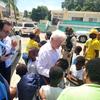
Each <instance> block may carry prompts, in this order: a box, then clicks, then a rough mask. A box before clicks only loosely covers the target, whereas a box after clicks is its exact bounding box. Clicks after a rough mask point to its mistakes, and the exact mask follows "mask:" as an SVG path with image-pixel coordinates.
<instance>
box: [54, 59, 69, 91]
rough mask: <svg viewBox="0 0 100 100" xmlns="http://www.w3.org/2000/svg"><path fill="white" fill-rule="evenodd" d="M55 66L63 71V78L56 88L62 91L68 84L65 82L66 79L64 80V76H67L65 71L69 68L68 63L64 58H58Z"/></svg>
mask: <svg viewBox="0 0 100 100" xmlns="http://www.w3.org/2000/svg"><path fill="white" fill-rule="evenodd" d="M55 65H56V66H58V67H60V68H62V70H63V76H64V77H63V78H62V80H61V82H60V83H59V84H58V86H59V87H61V88H62V89H64V88H65V87H66V86H67V85H68V84H69V82H67V81H66V78H65V76H66V75H67V70H68V66H69V65H68V61H67V60H66V59H64V58H60V59H58V60H57V62H56V64H55Z"/></svg>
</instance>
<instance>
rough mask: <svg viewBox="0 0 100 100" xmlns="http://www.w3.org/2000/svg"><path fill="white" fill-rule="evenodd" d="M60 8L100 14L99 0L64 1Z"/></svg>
mask: <svg viewBox="0 0 100 100" xmlns="http://www.w3.org/2000/svg"><path fill="white" fill-rule="evenodd" d="M62 8H66V9H68V10H77V11H80V10H81V11H82V10H83V11H97V12H100V0H65V1H64V2H63V3H62Z"/></svg>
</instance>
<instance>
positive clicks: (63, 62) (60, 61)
mask: <svg viewBox="0 0 100 100" xmlns="http://www.w3.org/2000/svg"><path fill="white" fill-rule="evenodd" d="M56 66H58V67H60V68H62V69H63V71H66V70H67V69H68V66H69V64H68V61H67V60H66V59H63V58H60V59H58V60H57V62H56Z"/></svg>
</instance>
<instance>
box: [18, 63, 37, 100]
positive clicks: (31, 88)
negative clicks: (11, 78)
mask: <svg viewBox="0 0 100 100" xmlns="http://www.w3.org/2000/svg"><path fill="white" fill-rule="evenodd" d="M16 73H17V74H18V75H19V76H20V77H21V79H20V81H19V82H18V84H17V89H18V100H32V99H33V97H34V96H35V94H36V92H37V89H38V86H39V85H38V84H39V77H38V75H36V74H34V73H27V66H26V65H25V64H19V65H18V66H17V68H16Z"/></svg>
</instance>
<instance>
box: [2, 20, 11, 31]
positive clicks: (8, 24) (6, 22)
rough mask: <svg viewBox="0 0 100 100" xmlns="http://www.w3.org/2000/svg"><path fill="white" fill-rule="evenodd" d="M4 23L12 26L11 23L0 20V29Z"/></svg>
mask: <svg viewBox="0 0 100 100" xmlns="http://www.w3.org/2000/svg"><path fill="white" fill-rule="evenodd" d="M4 25H9V26H12V24H11V23H10V22H8V21H6V20H0V31H2V30H3V27H4Z"/></svg>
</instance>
